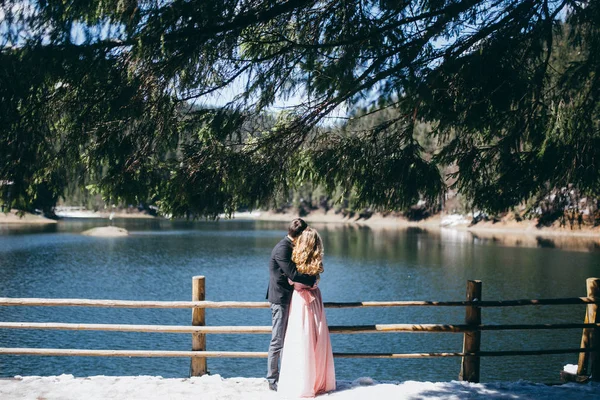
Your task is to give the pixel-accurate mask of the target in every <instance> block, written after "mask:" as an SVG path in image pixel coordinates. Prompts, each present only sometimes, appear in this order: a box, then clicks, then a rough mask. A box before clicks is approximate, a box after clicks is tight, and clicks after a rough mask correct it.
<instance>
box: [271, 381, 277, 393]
mask: <svg viewBox="0 0 600 400" xmlns="http://www.w3.org/2000/svg"><path fill="white" fill-rule="evenodd" d="M269 389H271V390H274V391H277V382H273V383H270V382H269Z"/></svg>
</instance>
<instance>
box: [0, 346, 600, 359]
mask: <svg viewBox="0 0 600 400" xmlns="http://www.w3.org/2000/svg"><path fill="white" fill-rule="evenodd" d="M594 351H597V349H592V348H577V349H552V350H507V351H479V352H473V353H464V352H463V353H398V354H396V353H333V356H334V357H336V358H390V359H394V358H434V357H466V356H473V357H506V356H509V357H512V356H540V355H548V354H576V353H591V352H594ZM0 354H6V355H21V356H86V357H94V356H95V357H192V358H194V357H195V358H204V357H206V358H267V352H266V351H176V350H87V349H41V348H0Z"/></svg>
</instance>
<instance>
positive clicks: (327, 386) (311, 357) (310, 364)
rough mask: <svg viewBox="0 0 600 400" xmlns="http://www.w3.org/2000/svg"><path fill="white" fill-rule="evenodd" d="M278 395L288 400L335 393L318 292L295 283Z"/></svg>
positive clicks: (333, 371) (330, 357) (332, 366)
mask: <svg viewBox="0 0 600 400" xmlns="http://www.w3.org/2000/svg"><path fill="white" fill-rule="evenodd" d="M281 357H282V358H281V369H280V374H279V383H278V385H277V392H278V393H280V394H281V395H282V396H284V397H287V398H298V397H315V396H316V395H318V394H321V393H326V392H330V391H333V390H335V368H334V365H333V351H332V349H331V340H330V338H329V328H328V326H327V319H326V318H325V309H324V308H323V300H322V298H321V291H320V290H319V288H318V287H309V286H305V285H302V284H299V283H294V293H293V294H292V300H291V302H290V312H289V320H288V325H287V330H286V333H285V340H284V342H283V351H282V356H281Z"/></svg>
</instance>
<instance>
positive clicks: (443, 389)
mask: <svg viewBox="0 0 600 400" xmlns="http://www.w3.org/2000/svg"><path fill="white" fill-rule="evenodd" d="M337 385H338V388H337V390H336V391H335V392H332V393H329V394H326V395H323V396H319V397H317V398H318V399H319V398H320V399H335V400H338V399H339V400H350V399H352V400H359V399H361V400H362V399H377V400H386V399H394V400H409V399H410V400H416V399H426V400H435V399H451V400H462V399H470V400H471V399H491V400H494V399H520V400H525V399H544V400H582V399H590V400H593V399H599V400H600V385H598V384H594V383H588V384H584V385H581V384H575V383H569V384H565V385H559V386H547V385H542V384H535V383H529V382H509V383H502V382H496V383H483V384H475V383H467V382H458V381H452V382H438V383H432V382H414V381H406V382H376V381H373V380H372V379H370V378H360V379H357V380H355V381H353V382H349V381H338V382H337ZM0 398H2V399H3V400H17V399H19V400H38V399H45V400H58V399H60V400H70V399H73V400H75V399H78V400H79V399H86V400H87V399H89V400H95V399H119V400H120V399H123V400H124V399H127V400H134V399H140V400H141V399H144V400H154V399H177V400H186V399H189V400H192V399H193V400H198V399H202V400H212V399H215V400H221V399H228V400H237V399H239V400H259V399H261V400H262V399H266V400H269V399H273V400H275V399H280V398H281V397H280V396H278V395H277V393H276V392H272V391H270V390H269V389H268V385H267V381H266V380H265V379H264V378H228V379H223V378H221V377H220V376H219V375H212V376H203V377H197V378H187V379H183V378H182V379H173V378H171V379H165V378H161V377H154V376H122V377H119V376H92V377H89V378H74V377H73V376H72V375H60V376H48V377H39V376H28V377H15V378H12V379H0Z"/></svg>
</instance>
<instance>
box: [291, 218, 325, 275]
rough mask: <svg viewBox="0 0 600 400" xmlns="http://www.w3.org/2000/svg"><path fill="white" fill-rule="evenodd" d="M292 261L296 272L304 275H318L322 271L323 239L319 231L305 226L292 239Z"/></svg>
mask: <svg viewBox="0 0 600 400" xmlns="http://www.w3.org/2000/svg"><path fill="white" fill-rule="evenodd" d="M292 261H293V262H294V263H296V268H297V269H298V272H301V273H303V274H306V275H318V274H320V273H321V272H323V270H324V269H323V241H322V240H321V236H319V233H318V232H317V231H316V230H314V229H312V228H306V229H305V230H304V232H302V234H301V235H300V236H298V237H297V238H296V239H295V240H294V250H293V251H292Z"/></svg>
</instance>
